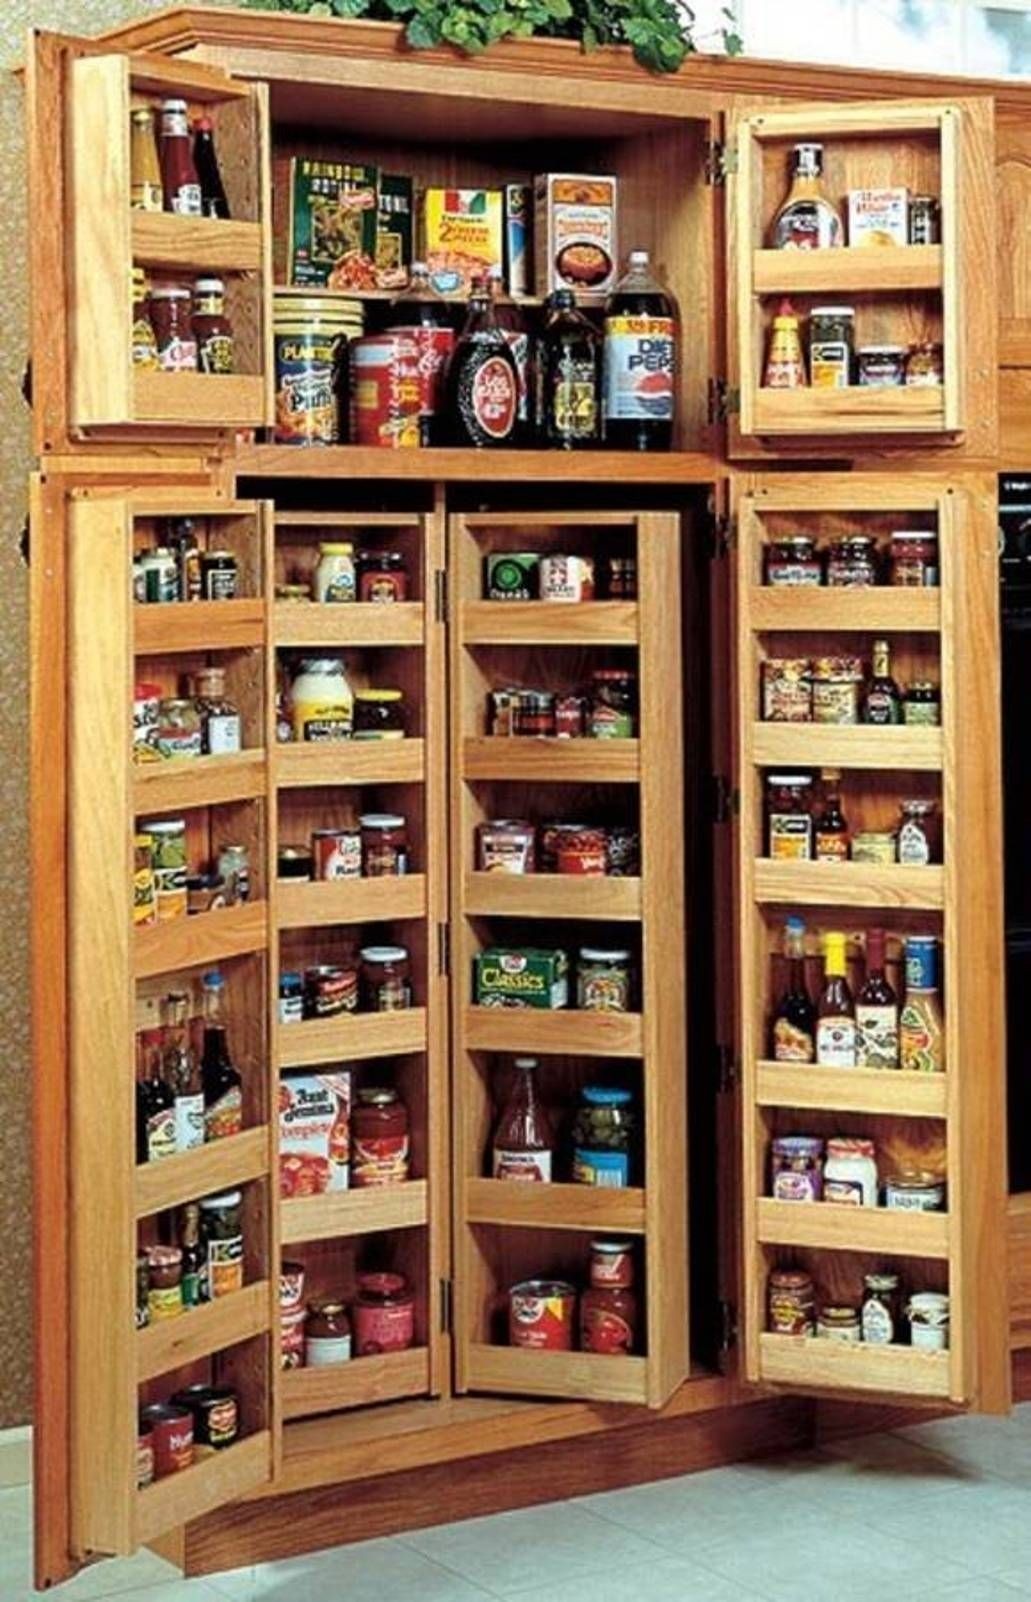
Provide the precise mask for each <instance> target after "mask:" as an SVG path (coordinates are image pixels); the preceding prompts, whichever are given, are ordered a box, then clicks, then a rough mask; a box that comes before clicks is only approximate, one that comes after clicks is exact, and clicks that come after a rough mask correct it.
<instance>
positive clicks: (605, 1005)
mask: <svg viewBox="0 0 1031 1602" xmlns="http://www.w3.org/2000/svg"><path fill="white" fill-rule="evenodd" d="M576 1005H577V1007H578V1008H579V1009H580V1011H581V1012H629V1011H630V953H629V951H622V950H604V949H602V948H601V947H598V946H581V947H580V955H579V958H578V960H577V964H576Z"/></svg>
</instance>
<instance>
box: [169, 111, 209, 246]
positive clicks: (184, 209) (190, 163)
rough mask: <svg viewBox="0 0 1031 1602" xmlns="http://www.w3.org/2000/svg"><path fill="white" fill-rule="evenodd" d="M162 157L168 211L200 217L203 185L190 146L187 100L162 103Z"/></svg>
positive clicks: (185, 215)
mask: <svg viewBox="0 0 1031 1602" xmlns="http://www.w3.org/2000/svg"><path fill="white" fill-rule="evenodd" d="M160 156H161V180H162V186H163V189H164V196H165V210H166V211H175V212H179V213H180V214H181V215H182V216H184V217H200V216H201V215H202V211H201V187H200V180H199V178H198V177H197V168H196V166H195V164H194V160H193V151H192V149H191V147H190V124H189V119H188V117H187V115H186V101H185V100H165V101H164V102H163V103H162V106H161V147H160Z"/></svg>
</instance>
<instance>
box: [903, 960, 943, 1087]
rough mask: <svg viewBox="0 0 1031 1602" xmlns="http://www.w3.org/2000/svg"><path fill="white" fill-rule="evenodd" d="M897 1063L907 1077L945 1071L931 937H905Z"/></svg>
mask: <svg viewBox="0 0 1031 1602" xmlns="http://www.w3.org/2000/svg"><path fill="white" fill-rule="evenodd" d="M899 1061H900V1064H901V1066H902V1067H903V1068H904V1069H907V1070H908V1071H909V1072H910V1073H937V1074H940V1073H942V1072H943V1071H944V1068H945V1027H944V1022H943V1019H942V1007H941V997H940V996H939V993H938V941H937V940H936V939H935V937H934V935H907V936H906V999H905V1001H904V1003H903V1005H902V1011H901V1012H900V1014H899Z"/></svg>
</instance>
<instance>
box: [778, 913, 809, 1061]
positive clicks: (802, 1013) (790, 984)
mask: <svg viewBox="0 0 1031 1602" xmlns="http://www.w3.org/2000/svg"><path fill="white" fill-rule="evenodd" d="M784 957H785V959H786V961H787V965H788V977H787V982H786V983H785V985H784V989H783V991H782V992H781V997H780V1000H779V1001H778V1003H777V1006H776V1009H775V1011H774V1014H773V1027H772V1030H771V1034H772V1041H771V1051H772V1054H773V1059H774V1061H775V1062H813V1061H815V1058H816V1008H815V1007H814V1006H813V1003H812V1000H811V998H810V995H809V990H808V987H807V985H806V982H805V923H804V922H803V920H802V919H801V918H788V920H787V922H786V923H785V925H784Z"/></svg>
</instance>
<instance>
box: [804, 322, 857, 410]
mask: <svg viewBox="0 0 1031 1602" xmlns="http://www.w3.org/2000/svg"><path fill="white" fill-rule="evenodd" d="M855 331H856V309H855V307H854V306H814V307H813V309H812V311H811V312H810V313H809V382H810V384H811V385H812V387H813V389H848V387H849V385H850V384H851V382H852V350H853V346H854V344H855Z"/></svg>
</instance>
